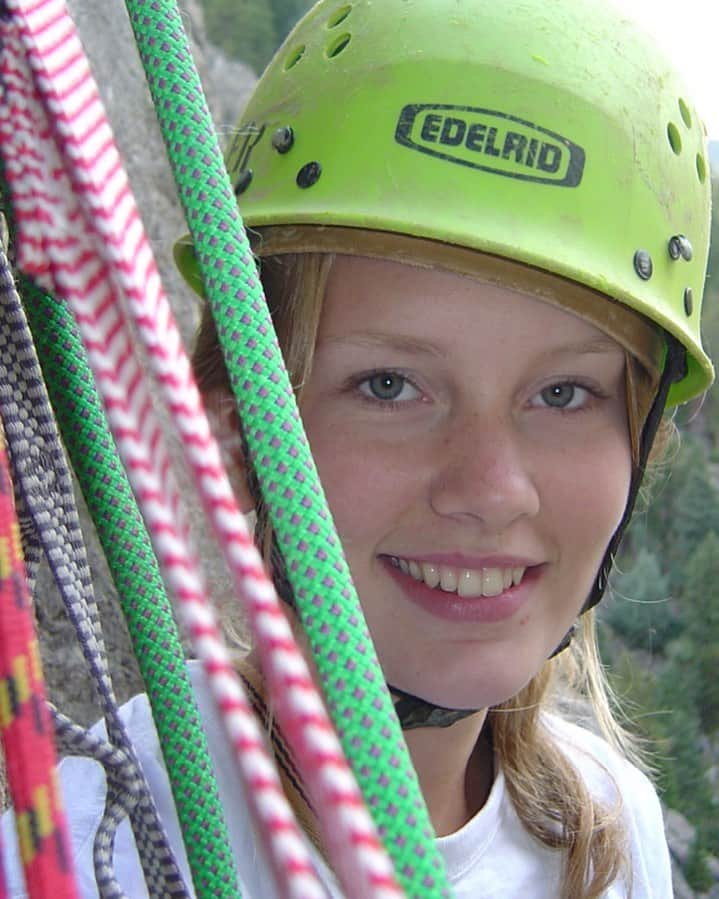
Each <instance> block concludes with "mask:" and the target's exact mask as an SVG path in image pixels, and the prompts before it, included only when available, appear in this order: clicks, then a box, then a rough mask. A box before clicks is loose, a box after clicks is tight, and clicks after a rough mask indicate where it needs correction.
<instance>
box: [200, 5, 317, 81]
mask: <svg viewBox="0 0 719 899" xmlns="http://www.w3.org/2000/svg"><path fill="white" fill-rule="evenodd" d="M202 6H203V10H204V13H205V27H206V29H207V36H208V37H209V39H210V40H211V41H212V43H213V44H215V46H217V47H220V48H221V49H222V50H224V51H225V53H227V54H228V56H232V57H235V58H236V59H240V60H242V62H245V63H247V64H248V65H250V66H252V68H253V69H254V70H255V72H257V73H258V74H259V72H261V71H262V69H264V67H265V66H266V65H267V63H268V62H269V61H270V59H271V58H272V54H273V53H274V52H275V50H276V49H277V47H278V46H279V45H280V44H281V43H282V41H283V40H284V39H285V37H286V36H287V34H288V33H289V31H290V29H291V28H292V26H293V25H294V24H295V22H296V21H297V20H298V19H299V17H300V16H301V15H302V14H303V13H304V12H305V11H306V10H308V9H309V8H310V6H312V0H202Z"/></svg>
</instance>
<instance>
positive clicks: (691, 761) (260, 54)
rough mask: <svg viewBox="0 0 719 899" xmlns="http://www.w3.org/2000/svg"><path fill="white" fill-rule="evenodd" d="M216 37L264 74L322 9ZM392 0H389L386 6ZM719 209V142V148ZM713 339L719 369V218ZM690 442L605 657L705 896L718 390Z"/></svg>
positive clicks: (228, 28) (231, 2)
mask: <svg viewBox="0 0 719 899" xmlns="http://www.w3.org/2000/svg"><path fill="white" fill-rule="evenodd" d="M202 2H203V8H204V13H205V20H206V26H207V31H208V36H209V38H210V40H212V41H213V43H215V44H217V45H218V46H220V47H221V48H223V49H224V50H225V52H227V53H228V54H229V55H230V56H234V57H236V58H238V59H241V60H242V61H243V62H245V63H248V64H250V65H251V66H252V67H253V68H254V69H255V71H257V72H258V73H259V71H260V70H261V69H262V68H263V67H264V66H265V65H266V64H267V63H268V62H269V60H270V58H271V57H272V54H273V53H274V50H275V49H276V47H277V46H278V45H279V43H280V42H281V41H282V40H283V39H284V37H285V36H286V35H287V33H288V32H289V30H290V28H291V27H292V25H293V24H294V22H295V21H296V20H297V19H298V18H299V17H300V15H302V13H303V12H304V11H305V10H307V9H308V8H309V7H310V6H311V5H312V3H311V0H202ZM379 2H381V0H379ZM712 151H713V152H712V156H713V161H714V177H713V180H712V188H713V194H714V209H715V210H719V165H718V163H719V143H715V144H714V145H713V146H712ZM712 247H713V252H712V256H711V258H710V266H709V275H708V280H707V296H706V300H705V313H704V338H705V342H706V344H707V347H708V349H709V352H710V355H711V356H712V357H713V358H714V359H715V360H719V213H716V212H715V215H714V221H713V226H712ZM677 423H678V425H679V428H680V431H681V441H680V443H679V444H678V445H677V446H675V447H674V448H673V450H672V451H671V452H670V456H671V457H672V459H671V461H670V462H668V463H667V464H666V466H664V468H663V470H661V471H660V472H658V473H657V474H656V478H655V482H654V485H653V489H652V491H651V500H650V501H648V502H645V503H644V507H643V508H640V509H639V510H638V514H636V515H635V519H634V522H633V524H632V526H631V528H630V531H629V534H628V538H627V540H626V542H625V545H624V547H623V551H622V555H621V558H620V559H619V560H618V565H617V573H616V575H615V577H614V579H613V584H612V592H611V595H610V596H609V597H608V598H607V599H606V600H605V602H603V603H602V605H601V606H600V618H601V625H602V626H601V627H600V631H601V636H602V655H603V659H604V661H605V663H606V665H607V668H608V671H609V672H610V678H611V680H612V682H613V686H614V688H615V690H616V693H617V695H618V697H619V699H620V700H621V702H622V704H623V705H624V707H625V708H626V710H627V712H628V714H629V717H630V720H631V724H632V727H633V728H634V729H635V730H637V731H638V732H639V734H640V735H641V736H643V737H646V738H647V740H648V741H649V745H650V747H652V748H654V749H656V754H655V755H654V761H655V764H656V767H657V772H658V782H659V788H660V792H661V794H662V798H663V800H664V802H665V803H666V804H667V805H668V806H669V807H671V808H674V809H676V810H678V811H680V812H681V813H682V814H683V815H684V816H685V817H686V818H687V819H688V820H689V821H690V822H691V823H692V824H693V825H694V826H695V827H696V839H695V841H694V845H693V847H692V851H691V853H690V857H689V861H688V863H687V865H686V869H685V874H686V876H687V880H688V881H689V882H690V885H691V886H692V887H693V888H694V889H695V890H697V891H702V890H703V889H705V888H707V887H708V886H709V885H710V884H711V883H712V882H713V877H712V876H711V874H710V872H709V871H708V869H707V865H706V856H707V854H708V852H709V851H711V853H712V854H714V855H719V598H718V597H717V590H718V589H719V389H715V390H713V391H711V392H710V393H709V394H708V396H707V397H706V398H705V399H704V401H703V403H702V404H695V405H693V406H690V407H688V408H685V409H683V410H682V411H681V413H680V414H679V415H678V417H677Z"/></svg>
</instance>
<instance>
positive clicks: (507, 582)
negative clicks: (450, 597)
mask: <svg viewBox="0 0 719 899" xmlns="http://www.w3.org/2000/svg"><path fill="white" fill-rule="evenodd" d="M392 564H393V565H394V566H395V567H397V568H399V569H400V570H401V571H403V572H404V573H405V574H409V575H410V576H411V577H413V578H414V579H415V580H416V581H421V582H423V583H425V584H427V586H428V587H433V588H436V587H439V588H440V589H442V590H444V591H445V592H446V593H457V594H458V595H459V596H462V597H477V596H499V595H500V593H503V592H504V591H505V590H508V589H509V588H510V587H512V586H515V587H516V586H518V585H519V584H520V583H521V582H522V578H523V577H524V572H525V571H526V568H522V567H516V568H482V569H471V568H452V567H450V566H449V565H432V564H430V563H429V562H414V561H412V562H408V561H407V560H406V559H400V558H398V557H396V556H395V557H394V558H393V559H392Z"/></svg>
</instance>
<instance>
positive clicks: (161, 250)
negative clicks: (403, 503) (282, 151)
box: [0, 0, 719, 899]
mask: <svg viewBox="0 0 719 899" xmlns="http://www.w3.org/2000/svg"><path fill="white" fill-rule="evenodd" d="M68 5H69V7H70V10H71V13H72V15H73V16H74V18H75V21H76V22H77V24H78V27H79V29H80V33H81V36H82V38H83V42H84V44H85V47H86V51H87V53H88V56H89V57H90V61H91V64H92V66H93V70H94V72H95V77H96V79H97V81H98V84H99V87H100V90H101V93H102V95H103V99H104V102H105V105H106V108H107V110H108V114H109V116H110V119H111V122H112V124H113V129H114V131H115V136H116V139H117V141H118V143H119V146H120V150H121V152H122V154H123V157H124V159H125V162H126V165H127V168H128V172H129V175H130V179H131V182H132V185H133V189H134V193H135V197H136V199H137V201H138V204H139V206H140V211H141V214H142V217H143V220H144V223H145V228H146V230H147V232H148V235H149V237H150V239H151V241H152V244H153V248H154V250H155V254H156V257H157V260H158V264H159V267H160V272H161V274H162V277H163V281H164V284H165V288H166V290H167V292H168V294H169V296H170V297H171V300H172V303H173V307H174V309H175V314H176V316H177V318H178V322H179V324H180V327H181V330H182V332H183V335H184V336H185V338H186V339H189V338H190V336H191V334H192V331H193V329H194V327H195V324H196V317H197V309H198V305H197V300H196V298H195V297H194V295H193V294H192V293H191V291H189V290H188V289H187V288H186V286H185V285H184V282H183V281H182V279H181V278H180V277H179V276H178V274H177V272H176V270H175V268H174V266H173V264H172V259H171V249H172V243H173V241H174V240H175V238H176V237H177V236H178V235H179V234H181V233H183V232H184V230H186V229H185V225H184V220H183V215H182V211H181V208H180V205H179V202H178V200H177V197H176V192H175V187H174V182H173V179H172V175H171V173H170V170H169V167H168V164H167V160H166V156H165V151H164V147H163V144H162V140H161V137H160V133H159V129H158V126H157V124H156V120H155V116H154V112H153V109H152V103H151V100H150V96H149V92H148V90H147V87H146V84H145V80H144V74H143V72H142V68H141V66H140V63H139V60H138V57H137V52H136V50H135V46H134V40H133V36H132V31H131V28H130V25H129V22H128V18H127V14H126V11H125V7H124V4H122V3H121V2H119V0H118V2H112V3H109V2H104V3H98V2H96V0H68ZM181 7H182V10H183V18H184V21H185V27H186V30H187V32H188V34H189V36H190V38H191V41H192V45H193V52H194V55H195V59H196V61H197V64H198V68H199V70H200V74H201V77H202V80H203V84H204V85H205V89H206V93H207V95H208V101H209V104H210V108H211V110H212V112H213V117H214V120H215V122H216V124H217V127H218V131H219V133H220V134H221V135H226V134H227V133H228V131H229V130H230V129H231V127H232V125H233V124H234V122H235V121H236V120H237V117H238V115H239V113H240V111H241V109H242V107H243V106H244V103H245V102H246V99H247V97H248V95H249V93H250V91H251V89H252V85H253V83H254V74H253V73H252V71H251V70H250V69H249V68H248V67H247V66H244V65H242V64H241V63H238V62H235V61H232V60H229V59H227V57H225V56H224V54H222V53H221V52H220V51H218V50H217V49H216V48H214V47H212V46H211V45H210V44H209V43H208V42H207V40H206V38H205V32H204V27H203V20H202V12H201V8H200V6H199V4H198V2H197V0H183V2H181ZM85 520H87V516H85ZM86 533H87V542H88V552H89V557H90V564H91V567H92V570H93V575H94V584H95V589H96V598H97V600H98V603H99V605H100V608H101V615H102V619H103V630H104V634H105V642H106V645H107V649H108V654H109V656H110V663H111V669H112V672H113V679H114V684H115V689H116V692H117V694H118V698H119V699H120V700H123V699H125V698H126V697H128V696H130V695H132V694H133V693H134V692H137V691H138V690H140V689H141V682H140V679H139V676H138V673H137V667H136V663H135V660H134V656H133V653H132V650H131V648H130V644H129V639H128V637H127V631H126V628H125V625H124V620H123V618H122V615H121V613H120V611H119V608H118V605H117V602H116V598H115V593H114V588H113V586H112V583H111V580H110V577H109V574H108V572H107V569H106V566H105V563H104V560H103V556H102V552H101V550H100V549H99V547H98V545H97V543H96V541H95V540H94V539H93V537H92V528H91V526H90V525H89V524H88V526H87V528H86ZM35 599H36V605H37V616H38V621H39V625H40V632H41V643H42V654H43V663H44V668H45V675H46V679H47V682H48V687H49V690H50V694H51V698H52V699H53V701H54V702H55V703H56V704H57V705H58V706H59V707H60V708H61V709H62V710H63V711H65V712H66V713H67V714H68V715H70V716H71V717H72V718H74V719H75V720H77V721H78V722H80V723H86V724H87V723H90V722H91V721H93V720H94V719H95V718H97V716H98V707H97V703H96V699H95V696H94V690H93V687H92V683H91V681H90V679H89V677H88V675H87V673H86V667H85V663H84V660H83V658H82V653H81V650H80V646H79V644H78V642H77V640H76V639H75V638H74V635H73V632H72V629H71V627H70V624H69V622H68V620H67V617H66V615H65V612H64V609H63V607H62V604H61V602H60V600H59V597H58V596H57V593H56V590H55V588H54V585H53V583H52V581H51V578H50V576H49V571H48V569H47V568H45V569H43V570H42V571H41V573H40V577H39V580H38V586H37V589H36V596H35ZM0 799H1V797H0ZM667 832H668V836H669V840H670V845H671V850H672V857H673V862H674V864H675V895H676V896H677V897H678V899H690V897H692V896H693V895H694V893H693V892H692V890H691V889H690V888H689V887H688V886H687V884H686V882H685V880H684V878H683V876H682V874H681V869H680V866H682V865H685V864H686V861H687V859H688V857H689V852H690V848H691V842H692V840H693V836H694V833H693V828H691V826H690V825H689V824H688V823H687V822H686V820H685V819H684V818H683V817H682V816H681V815H679V814H678V813H676V812H673V811H669V812H668V814H667ZM718 866H719V863H717V862H716V861H715V860H712V870H713V872H714V873H715V874H716V876H717V878H718V879H719V871H717V867H718ZM709 895H711V896H716V895H719V885H718V886H717V888H716V889H715V890H714V891H712V892H711V893H710V894H709Z"/></svg>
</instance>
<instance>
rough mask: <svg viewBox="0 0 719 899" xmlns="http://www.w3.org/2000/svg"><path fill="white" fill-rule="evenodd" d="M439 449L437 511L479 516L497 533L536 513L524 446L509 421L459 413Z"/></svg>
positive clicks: (434, 488) (433, 495)
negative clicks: (461, 417)
mask: <svg viewBox="0 0 719 899" xmlns="http://www.w3.org/2000/svg"><path fill="white" fill-rule="evenodd" d="M437 450H438V458H437V459H436V465H435V466H434V474H433V476H432V478H431V484H430V505H431V507H432V509H433V510H434V512H436V513H437V514H438V515H442V516H447V517H451V518H457V519H463V518H464V519H471V520H474V521H481V522H482V524H483V525H484V526H485V527H486V528H487V529H490V530H492V531H495V532H500V531H503V530H505V529H506V528H507V527H509V525H511V524H512V522H514V521H516V520H517V519H519V518H522V517H529V518H532V517H534V516H535V515H537V513H538V512H539V505H540V500H539V492H538V490H537V485H536V483H535V478H534V477H533V473H532V470H531V466H530V458H529V452H528V447H527V446H526V445H525V444H524V443H523V441H522V439H521V435H520V434H519V433H517V431H516V429H515V428H514V427H513V425H512V422H511V421H499V420H498V419H497V418H493V419H492V420H491V422H490V421H487V420H486V419H484V422H480V418H479V416H473V417H471V419H468V418H463V419H462V420H461V421H458V422H457V423H456V425H455V426H454V427H453V428H452V429H451V431H449V432H448V433H445V435H444V436H443V438H442V439H441V440H440V441H439V442H438V446H437Z"/></svg>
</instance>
